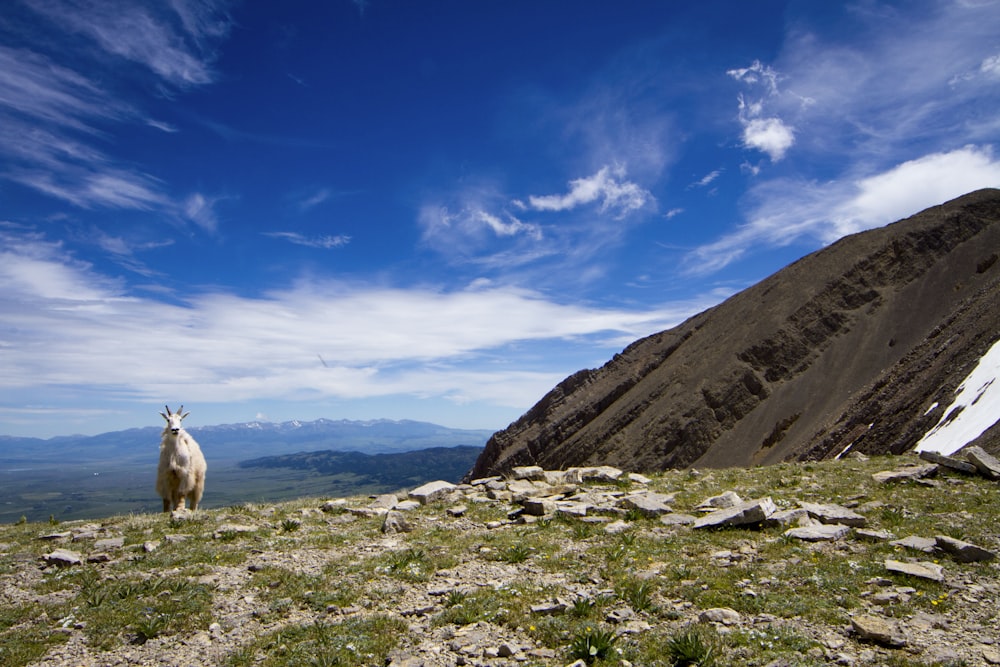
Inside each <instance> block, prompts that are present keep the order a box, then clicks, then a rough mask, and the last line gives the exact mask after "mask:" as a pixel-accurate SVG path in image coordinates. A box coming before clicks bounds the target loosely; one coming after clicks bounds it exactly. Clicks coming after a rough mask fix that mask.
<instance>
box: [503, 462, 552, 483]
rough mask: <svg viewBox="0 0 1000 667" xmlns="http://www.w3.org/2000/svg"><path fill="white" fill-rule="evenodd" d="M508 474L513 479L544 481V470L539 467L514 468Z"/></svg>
mask: <svg viewBox="0 0 1000 667" xmlns="http://www.w3.org/2000/svg"><path fill="white" fill-rule="evenodd" d="M510 474H511V476H512V477H513V478H514V479H527V480H539V481H545V470H544V469H543V468H542V467H541V466H516V467H514V469H513V470H511V471H510Z"/></svg>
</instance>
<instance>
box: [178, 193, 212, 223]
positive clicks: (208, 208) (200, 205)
mask: <svg viewBox="0 0 1000 667" xmlns="http://www.w3.org/2000/svg"><path fill="white" fill-rule="evenodd" d="M216 202H217V199H208V198H206V197H205V196H204V195H202V194H200V193H197V192H196V193H194V194H191V195H189V196H188V197H187V199H185V200H184V203H183V205H182V211H183V213H184V216H185V217H186V218H187V219H188V220H190V221H191V222H193V223H195V224H196V225H198V226H199V227H201V228H202V229H204V230H205V231H206V232H214V231H215V230H216V229H217V228H218V226H219V219H218V216H217V215H216V214H215V204H216Z"/></svg>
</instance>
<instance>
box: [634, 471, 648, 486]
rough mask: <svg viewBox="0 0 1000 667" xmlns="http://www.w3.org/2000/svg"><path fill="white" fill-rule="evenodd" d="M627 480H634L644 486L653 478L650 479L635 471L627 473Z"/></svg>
mask: <svg viewBox="0 0 1000 667" xmlns="http://www.w3.org/2000/svg"><path fill="white" fill-rule="evenodd" d="M628 481H630V482H635V483H636V484H642V485H643V486H645V485H646V484H649V483H651V482H652V481H653V480H652V479H650V478H649V477H646V476H645V475H640V474H639V473H637V472H630V473H629V474H628Z"/></svg>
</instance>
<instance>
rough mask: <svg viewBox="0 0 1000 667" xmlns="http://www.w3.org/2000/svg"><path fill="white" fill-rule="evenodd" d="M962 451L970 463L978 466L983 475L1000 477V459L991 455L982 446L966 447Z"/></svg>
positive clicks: (990, 477)
mask: <svg viewBox="0 0 1000 667" xmlns="http://www.w3.org/2000/svg"><path fill="white" fill-rule="evenodd" d="M962 453H963V454H965V458H966V459H967V460H968V461H969V463H971V464H972V465H974V466H976V468H977V469H978V470H979V472H980V473H981V474H982V475H983V477H987V478H989V479H1000V459H997V458H996V457H995V456H991V455H990V454H988V453H987V452H986V450H984V449H983V448H982V447H966V448H965V449H963V450H962Z"/></svg>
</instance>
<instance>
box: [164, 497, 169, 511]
mask: <svg viewBox="0 0 1000 667" xmlns="http://www.w3.org/2000/svg"><path fill="white" fill-rule="evenodd" d="M163 511H164V512H169V511H170V498H164V499H163Z"/></svg>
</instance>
